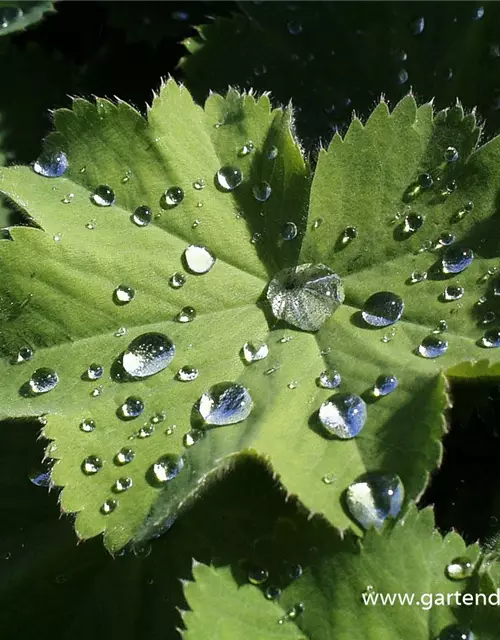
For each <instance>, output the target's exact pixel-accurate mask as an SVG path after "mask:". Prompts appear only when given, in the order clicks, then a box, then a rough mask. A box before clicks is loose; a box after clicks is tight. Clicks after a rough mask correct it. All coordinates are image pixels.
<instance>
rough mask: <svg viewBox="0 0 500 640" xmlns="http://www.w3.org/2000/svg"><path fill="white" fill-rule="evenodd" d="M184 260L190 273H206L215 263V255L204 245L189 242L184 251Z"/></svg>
mask: <svg viewBox="0 0 500 640" xmlns="http://www.w3.org/2000/svg"><path fill="white" fill-rule="evenodd" d="M184 260H185V261H186V266H187V268H188V270H189V271H190V272H191V273H194V274H197V275H202V274H204V273H208V272H209V271H210V269H211V268H212V267H213V266H214V264H215V256H214V254H213V253H212V252H211V251H209V250H208V249H207V248H206V247H203V246H199V245H196V244H190V245H189V247H187V248H186V249H185V251H184Z"/></svg>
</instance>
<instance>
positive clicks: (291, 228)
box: [281, 222, 297, 240]
mask: <svg viewBox="0 0 500 640" xmlns="http://www.w3.org/2000/svg"><path fill="white" fill-rule="evenodd" d="M281 237H282V238H283V240H293V239H294V238H296V237H297V225H296V224H295V222H285V224H284V225H283V229H282V230H281Z"/></svg>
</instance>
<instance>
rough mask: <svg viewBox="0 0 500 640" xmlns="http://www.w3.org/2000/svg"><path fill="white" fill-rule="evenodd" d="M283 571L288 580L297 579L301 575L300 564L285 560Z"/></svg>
mask: <svg viewBox="0 0 500 640" xmlns="http://www.w3.org/2000/svg"><path fill="white" fill-rule="evenodd" d="M283 572H284V574H285V576H286V577H287V578H288V579H289V580H298V579H299V578H300V577H302V573H303V569H302V565H300V564H294V563H292V562H285V564H284V567H283Z"/></svg>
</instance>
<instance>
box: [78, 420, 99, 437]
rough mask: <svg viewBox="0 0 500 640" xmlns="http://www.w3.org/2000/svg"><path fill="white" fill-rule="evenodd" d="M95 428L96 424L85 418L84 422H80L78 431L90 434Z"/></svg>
mask: <svg viewBox="0 0 500 640" xmlns="http://www.w3.org/2000/svg"><path fill="white" fill-rule="evenodd" d="M95 427H96V424H95V422H94V420H91V419H90V418H85V420H82V422H81V423H80V431H83V432H84V433H92V431H94V429H95Z"/></svg>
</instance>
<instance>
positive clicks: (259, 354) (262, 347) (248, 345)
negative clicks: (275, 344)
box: [242, 342, 269, 364]
mask: <svg viewBox="0 0 500 640" xmlns="http://www.w3.org/2000/svg"><path fill="white" fill-rule="evenodd" d="M242 353H243V358H244V360H245V362H248V364H251V363H252V362H258V361H259V360H263V359H264V358H267V356H268V354H269V347H268V345H267V344H266V343H264V342H263V343H258V344H254V343H253V342H245V344H244V345H243V348H242Z"/></svg>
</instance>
